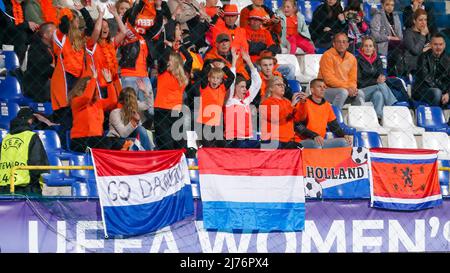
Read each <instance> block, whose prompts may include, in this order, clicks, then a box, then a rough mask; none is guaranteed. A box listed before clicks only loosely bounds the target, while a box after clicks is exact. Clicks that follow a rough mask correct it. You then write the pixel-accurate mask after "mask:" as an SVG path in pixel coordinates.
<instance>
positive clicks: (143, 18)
mask: <svg viewBox="0 0 450 273" xmlns="http://www.w3.org/2000/svg"><path fill="white" fill-rule="evenodd" d="M143 1H144V8H143V9H142V11H141V12H140V13H139V14H138V15H137V17H136V26H135V29H136V31H137V32H138V33H139V34H141V35H142V34H145V32H146V31H147V29H149V28H151V27H152V26H153V25H154V24H155V17H156V9H155V1H154V0H143Z"/></svg>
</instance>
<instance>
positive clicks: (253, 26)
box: [245, 8, 281, 62]
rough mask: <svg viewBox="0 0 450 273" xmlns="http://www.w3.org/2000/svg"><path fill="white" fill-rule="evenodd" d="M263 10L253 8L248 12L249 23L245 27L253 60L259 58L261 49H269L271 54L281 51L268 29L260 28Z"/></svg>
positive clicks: (262, 20)
mask: <svg viewBox="0 0 450 273" xmlns="http://www.w3.org/2000/svg"><path fill="white" fill-rule="evenodd" d="M264 14H265V12H264V10H262V9H260V8H255V9H253V10H252V11H251V12H250V16H249V19H250V20H249V24H248V26H247V27H246V28H245V31H246V33H247V40H248V45H249V53H250V57H251V59H252V61H253V62H256V61H257V60H258V58H259V54H260V53H261V52H262V51H263V50H269V51H271V52H272V53H273V54H277V53H281V48H280V46H279V45H277V44H276V43H275V42H274V40H273V39H272V35H271V34H270V31H268V30H267V29H264V28H262V25H263V22H264Z"/></svg>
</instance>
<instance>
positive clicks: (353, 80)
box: [0, 0, 450, 152]
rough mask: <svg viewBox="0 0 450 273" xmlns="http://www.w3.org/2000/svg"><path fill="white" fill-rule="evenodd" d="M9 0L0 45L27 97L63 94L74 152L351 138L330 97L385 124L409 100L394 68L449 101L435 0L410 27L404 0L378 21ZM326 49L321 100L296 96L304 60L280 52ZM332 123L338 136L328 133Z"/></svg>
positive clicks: (255, 6) (419, 91)
mask: <svg viewBox="0 0 450 273" xmlns="http://www.w3.org/2000/svg"><path fill="white" fill-rule="evenodd" d="M3 2H4V4H5V7H6V10H5V12H2V13H1V14H0V23H1V25H2V27H1V28H0V44H11V45H14V50H15V52H16V54H17V56H18V59H19V61H20V64H21V66H22V67H25V69H23V71H24V72H22V73H21V71H13V72H12V73H14V74H15V76H16V77H17V78H18V79H19V80H20V82H21V84H22V87H23V91H24V94H25V96H27V97H29V98H32V99H33V100H34V101H36V102H50V101H51V103H52V108H53V115H52V116H51V117H50V119H51V120H52V121H53V122H54V123H56V124H59V126H58V127H57V128H58V130H59V134H60V136H61V140H62V141H63V142H64V143H65V139H66V137H65V134H66V132H70V144H68V143H67V145H68V147H70V149H71V150H73V151H76V152H85V151H86V148H87V147H97V148H107V149H144V150H153V149H178V148H182V147H186V131H192V130H194V128H195V131H196V132H197V136H198V141H199V145H202V146H204V147H258V146H259V145H262V144H266V143H270V144H272V145H275V146H274V147H276V148H299V147H302V146H304V147H311V148H320V147H337V146H346V145H349V144H351V140H350V138H349V137H348V136H345V134H344V132H343V131H342V129H341V128H340V126H339V123H337V121H336V116H335V114H334V112H333V110H332V107H331V104H332V105H334V106H336V107H338V108H342V107H343V106H344V104H346V103H351V104H353V105H362V104H364V103H365V102H368V101H371V102H372V103H373V105H374V108H375V111H376V113H377V115H378V117H379V119H380V120H381V118H382V115H383V106H384V105H393V104H395V103H396V102H397V101H398V100H400V98H399V96H398V93H399V92H400V93H401V91H402V90H398V89H399V86H400V88H402V85H401V84H400V85H399V84H398V82H396V80H397V79H396V78H393V77H392V76H397V77H404V76H408V75H412V77H413V79H414V83H413V92H412V99H414V100H418V101H423V102H425V103H427V104H429V105H439V106H442V107H446V105H447V104H448V102H449V95H448V92H449V91H450V58H449V56H448V55H447V54H445V52H444V50H445V46H446V45H445V36H444V35H443V34H440V33H439V32H438V29H437V27H436V24H435V22H434V18H433V15H432V14H433V10H432V9H430V8H429V6H427V5H424V3H423V0H413V1H412V2H411V5H408V6H406V7H405V8H404V11H403V18H402V21H403V25H402V23H401V20H400V17H399V16H398V15H397V14H396V13H394V5H395V1H394V0H382V9H381V10H379V11H377V12H376V13H375V14H374V15H373V16H372V19H371V20H370V21H366V19H365V18H366V16H365V14H364V12H363V10H362V8H361V7H362V3H361V2H360V1H359V0H348V1H347V3H346V6H345V8H343V5H342V3H341V1H337V0H325V1H324V2H323V3H322V4H321V5H320V6H319V7H318V8H317V9H316V10H315V11H314V14H313V16H312V22H311V24H310V25H307V24H306V22H305V17H304V15H303V14H302V12H301V11H299V10H298V8H297V3H296V1H295V0H284V1H283V5H282V6H281V7H280V8H279V9H278V10H276V11H273V10H271V9H270V8H268V7H266V6H265V5H264V1H263V0H252V4H251V5H249V6H247V7H245V8H243V9H242V10H240V11H239V10H238V7H237V6H236V5H232V4H226V5H224V6H223V7H219V6H217V2H218V0H206V3H205V4H203V3H202V4H200V3H199V2H197V0H168V1H167V2H166V1H161V0H134V2H133V0H118V1H117V2H116V4H115V5H114V6H113V5H109V6H108V8H107V10H108V12H109V13H110V14H111V15H112V16H113V18H111V19H108V20H106V19H103V17H104V14H105V12H106V11H105V10H103V9H101V8H99V7H97V9H96V8H95V7H93V6H92V5H91V3H90V2H85V1H84V0H82V2H77V1H75V4H73V5H71V6H69V5H67V3H65V2H64V1H61V0H53V1H52V0H3ZM93 17H94V18H93ZM238 18H239V21H238ZM319 50H324V53H323V55H322V57H321V60H320V69H319V74H318V76H317V79H315V80H313V81H312V82H311V83H310V84H309V89H310V91H311V95H310V96H308V95H307V94H306V93H305V92H292V90H291V89H290V86H289V80H295V74H294V72H295V71H294V68H293V67H292V66H290V65H280V64H278V63H277V59H276V58H275V56H276V54H280V53H282V52H285V53H286V52H287V53H290V54H292V58H295V54H314V53H315V52H317V51H319ZM385 58H386V59H387V71H385V70H384V66H383V60H384V59H385ZM187 128H188V130H186V129H187ZM327 128H328V129H329V130H330V131H331V132H333V133H334V135H335V137H336V138H337V139H334V140H333V139H331V140H326V139H325V135H326V130H327ZM256 132H261V134H260V141H256V142H255V139H257V134H256ZM340 137H341V139H339V138H340ZM135 139H138V140H139V143H140V145H136V143H137V142H136V141H135ZM274 143H275V144H274Z"/></svg>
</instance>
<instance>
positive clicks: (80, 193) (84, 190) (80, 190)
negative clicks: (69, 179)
mask: <svg viewBox="0 0 450 273" xmlns="http://www.w3.org/2000/svg"><path fill="white" fill-rule="evenodd" d="M72 196H74V197H88V196H89V189H88V185H87V183H86V182H80V181H77V182H75V183H73V184H72Z"/></svg>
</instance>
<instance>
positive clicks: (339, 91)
mask: <svg viewBox="0 0 450 273" xmlns="http://www.w3.org/2000/svg"><path fill="white" fill-rule="evenodd" d="M325 99H326V100H327V101H328V102H330V103H331V104H333V105H335V106H337V107H338V108H339V109H342V107H343V106H344V104H345V103H346V102H347V103H351V104H352V105H363V104H364V92H363V91H362V90H360V89H358V95H356V97H349V96H348V91H347V89H345V88H328V89H326V90H325Z"/></svg>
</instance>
